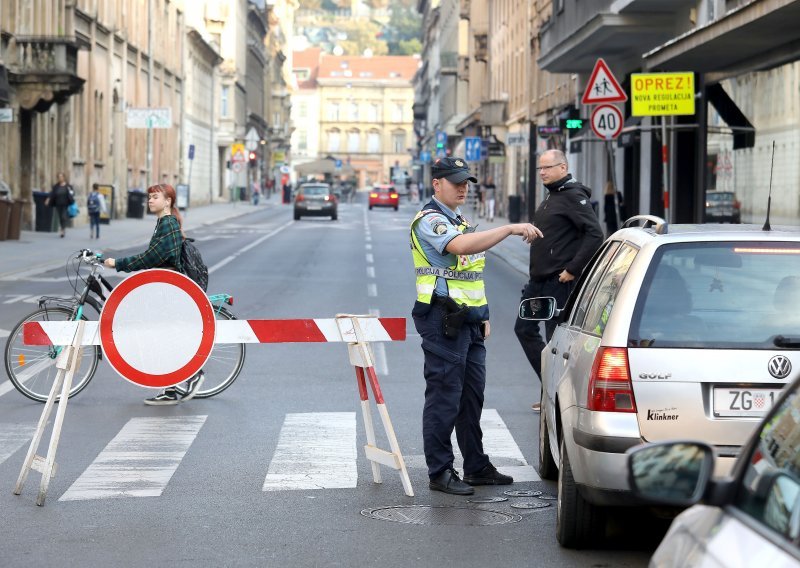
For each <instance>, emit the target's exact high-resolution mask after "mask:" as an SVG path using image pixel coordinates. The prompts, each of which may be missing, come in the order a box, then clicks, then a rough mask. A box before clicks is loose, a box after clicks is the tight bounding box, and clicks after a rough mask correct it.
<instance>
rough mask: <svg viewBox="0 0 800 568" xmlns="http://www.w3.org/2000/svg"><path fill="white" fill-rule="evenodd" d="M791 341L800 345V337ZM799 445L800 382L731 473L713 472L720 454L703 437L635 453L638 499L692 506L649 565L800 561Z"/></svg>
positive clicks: (774, 565) (633, 481)
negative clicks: (720, 475) (719, 475)
mask: <svg viewBox="0 0 800 568" xmlns="http://www.w3.org/2000/svg"><path fill="white" fill-rule="evenodd" d="M792 341H793V343H794V345H795V348H797V347H800V337H795V338H793V339H792ZM799 443H800V380H796V381H794V383H792V384H791V385H789V386H787V387H786V389H785V390H784V392H783V394H782V396H781V397H780V398H779V399H778V400H777V401H776V403H775V406H774V407H773V408H772V410H771V411H770V412H769V413H768V414H767V415H766V416H765V417H764V419H763V420H762V421H761V422H760V424H759V425H758V427H757V428H756V430H755V432H754V433H753V435H752V436H751V437H750V440H749V442H748V443H747V444H746V445H745V447H744V450H743V451H742V453H741V455H740V456H739V458H738V460H737V461H736V464H735V465H734V468H733V472H732V475H731V476H730V477H726V478H722V479H714V478H713V477H712V471H713V469H714V462H715V457H714V451H713V449H712V448H711V447H710V446H709V445H707V444H705V443H702V442H695V441H683V440H682V441H671V442H660V443H657V444H652V445H649V446H640V447H638V448H634V449H631V450H629V451H628V476H629V479H630V485H631V487H632V488H633V491H634V493H635V494H636V495H637V496H638V497H639V498H641V499H642V500H645V501H647V502H649V503H651V504H652V505H654V506H658V507H664V506H672V507H687V506H691V507H690V508H689V509H687V510H685V511H684V512H682V513H681V514H680V515H678V516H677V517H676V518H675V520H674V521H673V522H672V525H671V526H670V529H669V531H668V532H667V534H666V536H665V537H664V539H663V540H662V542H661V544H660V545H659V547H658V549H657V550H656V552H655V554H654V555H653V558H652V559H651V561H650V566H651V567H655V568H662V567H664V568H666V567H670V568H671V567H675V568H677V567H680V568H691V567H694V566H703V567H716V566H719V567H720V568H721V567H726V568H727V567H729V566H769V567H770V568H778V567H780V568H785V567H789V566H792V567H798V566H800V451H798V448H799V447H800V446H798V444H799ZM700 503H702V504H700Z"/></svg>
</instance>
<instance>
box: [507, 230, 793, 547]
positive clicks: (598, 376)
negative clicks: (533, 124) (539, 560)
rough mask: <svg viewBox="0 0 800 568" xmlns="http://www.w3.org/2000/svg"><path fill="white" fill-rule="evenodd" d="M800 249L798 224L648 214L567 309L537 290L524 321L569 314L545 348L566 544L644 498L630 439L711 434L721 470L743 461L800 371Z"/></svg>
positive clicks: (550, 446) (611, 249)
mask: <svg viewBox="0 0 800 568" xmlns="http://www.w3.org/2000/svg"><path fill="white" fill-rule="evenodd" d="M636 223H644V227H646V228H643V227H638V226H632V225H635V224H636ZM798 254H800V231H797V230H796V229H794V230H792V229H777V228H776V229H774V230H772V231H763V230H762V229H761V227H756V226H752V225H736V226H724V225H707V224H699V225H671V226H668V225H667V223H666V222H664V221H663V220H662V219H659V218H657V217H651V216H638V217H634V218H632V219H629V220H628V221H627V222H626V223H625V224H624V225H623V228H622V229H620V230H619V231H617V232H615V233H614V234H613V235H611V236H610V237H609V238H608V239H607V240H606V242H605V243H604V244H603V246H602V247H601V248H600V250H599V251H598V252H597V253H596V255H595V256H594V258H593V259H592V261H591V262H590V263H589V265H588V266H587V268H586V269H585V270H584V272H583V274H582V275H581V276H580V278H579V280H578V282H577V284H576V287H575V290H574V292H573V294H572V295H571V296H570V298H569V300H568V301H567V303H566V305H565V306H564V307H563V309H561V310H558V309H557V308H556V306H555V300H554V299H553V298H534V299H527V300H523V302H522V304H521V305H520V316H521V317H528V318H530V319H535V320H545V319H550V318H551V317H557V318H558V321H559V325H558V327H557V328H556V331H555V332H554V334H553V336H552V338H551V340H550V342H549V343H548V344H547V346H546V347H545V349H544V350H543V352H542V385H543V396H542V411H541V417H540V427H539V474H540V475H541V477H542V478H543V479H555V478H557V479H558V509H557V511H558V512H557V516H556V517H557V522H556V532H557V537H558V540H559V542H560V543H561V544H562V545H563V546H565V547H570V548H572V547H575V548H580V547H586V546H590V545H591V544H593V543H594V542H595V541H596V539H598V538H602V535H603V531H604V528H605V524H606V523H605V520H606V514H605V513H606V509H605V508H606V507H610V506H624V505H639V504H640V501H639V500H638V499H636V497H635V496H634V495H633V494H632V492H631V488H630V485H629V483H628V480H627V478H626V477H625V476H624V475H622V472H624V471H625V468H626V456H625V451H626V450H627V449H628V448H630V447H633V446H638V445H640V444H644V443H647V442H657V441H661V440H667V439H675V438H681V437H687V438H688V437H700V438H701V439H702V440H703V441H704V442H705V443H707V444H709V445H710V446H712V447H713V448H714V450H715V452H716V454H717V467H716V471H715V473H716V474H717V475H724V474H727V473H728V472H729V471H730V469H731V467H732V465H733V462H734V460H735V458H736V456H737V455H738V454H739V452H740V450H741V447H742V444H743V443H744V442H745V440H746V439H747V437H748V436H749V435H750V433H751V432H752V430H753V428H754V427H755V426H756V424H757V423H758V420H760V419H761V418H762V417H763V416H764V414H765V413H766V412H767V411H768V410H769V409H770V407H771V406H772V404H773V403H774V401H775V400H776V399H777V398H778V396H779V394H780V392H781V389H782V388H783V387H784V385H785V384H786V383H787V382H788V381H790V380H791V379H793V378H794V377H797V376H798V375H799V374H800V349H799V348H798V347H799V346H798V345H797V343H796V338H798V337H800V257H798ZM793 338H795V339H793Z"/></svg>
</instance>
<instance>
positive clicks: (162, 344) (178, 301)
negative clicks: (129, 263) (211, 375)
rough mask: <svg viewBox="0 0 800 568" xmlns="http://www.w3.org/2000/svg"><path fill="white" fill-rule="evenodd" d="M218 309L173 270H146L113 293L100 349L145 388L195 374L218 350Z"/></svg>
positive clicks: (104, 313)
mask: <svg viewBox="0 0 800 568" xmlns="http://www.w3.org/2000/svg"><path fill="white" fill-rule="evenodd" d="M215 333H216V320H215V318H214V309H213V307H212V306H211V303H210V302H209V301H208V297H206V295H205V293H204V292H203V290H202V289H201V288H200V287H199V286H198V285H197V284H195V283H194V282H193V281H192V280H191V279H190V278H188V277H186V276H184V275H183V274H180V273H178V272H174V271H172V270H146V271H143V272H138V273H136V274H134V275H133V276H131V277H129V278H126V279H125V280H123V281H122V282H121V283H120V284H119V286H117V287H116V288H114V290H113V291H112V292H111V294H110V295H109V297H108V301H107V302H106V303H105V305H104V306H103V311H102V312H101V314H100V345H101V346H102V348H103V353H104V354H105V356H106V360H107V361H108V363H109V364H110V365H111V367H112V368H113V369H114V370H115V371H116V372H117V373H119V374H120V375H121V376H122V377H124V378H126V379H128V380H129V381H131V382H133V383H135V384H137V385H141V386H145V387H157V388H163V387H169V386H173V385H176V384H178V383H180V382H182V381H185V380H186V379H188V378H190V377H192V376H193V375H195V374H196V373H197V372H198V371H200V369H201V368H202V367H203V365H205V363H206V361H207V360H208V357H209V355H210V354H211V350H212V349H213V347H214V335H215Z"/></svg>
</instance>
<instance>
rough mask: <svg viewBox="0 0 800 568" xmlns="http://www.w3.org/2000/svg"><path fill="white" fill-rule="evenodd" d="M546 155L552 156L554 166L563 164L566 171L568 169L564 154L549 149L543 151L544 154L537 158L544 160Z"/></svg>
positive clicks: (554, 149)
mask: <svg viewBox="0 0 800 568" xmlns="http://www.w3.org/2000/svg"><path fill="white" fill-rule="evenodd" d="M547 154H550V155H551V156H553V158H555V163H556V164H558V163H562V162H563V163H564V165H565V166H567V169H569V162H568V161H567V155H566V154H565V153H564V152H562V151H561V150H558V149H556V148H551V149H550V150H545V151H544V152H542V155H541V156H539V157H540V158H544V156H545V155H547Z"/></svg>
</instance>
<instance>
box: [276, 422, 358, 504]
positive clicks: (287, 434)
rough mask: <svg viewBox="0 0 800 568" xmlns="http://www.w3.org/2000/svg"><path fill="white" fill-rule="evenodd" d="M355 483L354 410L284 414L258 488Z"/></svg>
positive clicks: (311, 486)
mask: <svg viewBox="0 0 800 568" xmlns="http://www.w3.org/2000/svg"><path fill="white" fill-rule="evenodd" d="M357 484H358V467H357V463H356V413H355V412H314V413H306V414H287V415H286V418H285V419H284V421H283V426H281V433H280V437H279V438H278V445H277V447H276V448H275V453H274V454H273V456H272V461H271V462H270V464H269V470H268V472H267V477H266V478H265V479H264V487H263V488H262V491H281V490H297V489H335V488H338V489H347V488H353V487H356V485H357Z"/></svg>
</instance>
